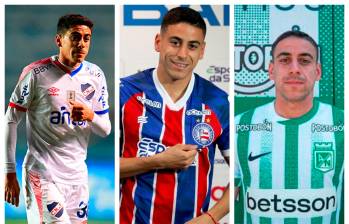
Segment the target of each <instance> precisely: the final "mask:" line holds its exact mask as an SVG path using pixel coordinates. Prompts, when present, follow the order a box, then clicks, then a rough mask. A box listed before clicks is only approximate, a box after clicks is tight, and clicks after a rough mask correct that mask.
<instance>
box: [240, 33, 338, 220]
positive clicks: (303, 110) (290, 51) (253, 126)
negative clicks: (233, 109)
mask: <svg viewBox="0 0 349 224" xmlns="http://www.w3.org/2000/svg"><path fill="white" fill-rule="evenodd" d="M271 52H272V61H271V62H270V65H269V77H270V79H271V80H274V82H275V95H276V98H275V100H274V101H273V102H271V103H268V104H265V105H262V106H260V107H257V108H255V109H252V110H250V111H247V112H245V113H243V114H241V115H238V116H237V117H236V118H235V125H236V143H235V144H236V147H235V148H236V152H235V155H236V156H235V158H236V160H235V178H240V180H241V187H242V189H240V192H241V193H243V194H244V207H245V214H244V223H254V224H256V223H309V224H310V223H312V224H313V223H316V224H330V223H331V224H333V223H339V214H340V210H341V208H342V205H341V201H342V200H341V197H342V195H341V192H342V186H343V159H344V156H343V151H344V135H343V125H344V118H343V117H344V114H343V111H342V110H340V109H338V108H336V107H334V106H332V105H329V104H325V103H322V102H319V101H318V100H315V99H314V84H315V82H316V81H318V80H320V78H321V65H320V64H319V63H318V58H319V53H318V46H317V44H316V42H315V41H314V40H313V38H311V37H310V36H309V35H308V34H306V33H304V32H301V31H287V32H285V33H283V34H281V35H280V36H279V37H278V38H277V39H276V40H275V42H274V43H273V45H272V51H271Z"/></svg>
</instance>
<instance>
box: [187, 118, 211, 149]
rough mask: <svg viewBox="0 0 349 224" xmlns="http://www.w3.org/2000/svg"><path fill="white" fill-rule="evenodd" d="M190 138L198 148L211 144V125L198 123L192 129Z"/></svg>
mask: <svg viewBox="0 0 349 224" xmlns="http://www.w3.org/2000/svg"><path fill="white" fill-rule="evenodd" d="M192 136H193V138H194V141H195V142H196V143H198V144H199V145H200V146H203V147H206V146H208V145H210V144H211V143H212V141H213V136H214V131H213V128H212V127H211V125H209V124H207V123H199V124H197V125H195V127H194V128H193V131H192Z"/></svg>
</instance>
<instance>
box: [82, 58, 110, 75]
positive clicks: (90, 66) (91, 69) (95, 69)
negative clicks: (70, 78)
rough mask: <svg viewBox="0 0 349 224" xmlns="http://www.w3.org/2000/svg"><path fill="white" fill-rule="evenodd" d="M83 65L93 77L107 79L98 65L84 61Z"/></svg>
mask: <svg viewBox="0 0 349 224" xmlns="http://www.w3.org/2000/svg"><path fill="white" fill-rule="evenodd" d="M83 65H84V67H85V69H86V71H88V72H90V73H91V74H92V75H94V76H96V77H97V78H105V77H104V72H103V70H102V69H101V68H100V67H99V66H98V65H96V64H94V63H92V62H89V61H84V62H83Z"/></svg>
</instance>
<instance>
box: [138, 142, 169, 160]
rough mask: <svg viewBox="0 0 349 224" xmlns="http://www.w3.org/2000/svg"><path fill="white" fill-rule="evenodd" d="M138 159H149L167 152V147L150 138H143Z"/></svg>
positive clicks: (139, 143) (139, 145)
mask: <svg viewBox="0 0 349 224" xmlns="http://www.w3.org/2000/svg"><path fill="white" fill-rule="evenodd" d="M137 146H138V152H137V156H138V157H149V156H153V155H155V154H158V153H161V152H163V151H165V150H166V146H165V145H163V144H161V143H159V142H155V141H153V139H150V138H142V139H141V140H140V141H139V142H138V144H137Z"/></svg>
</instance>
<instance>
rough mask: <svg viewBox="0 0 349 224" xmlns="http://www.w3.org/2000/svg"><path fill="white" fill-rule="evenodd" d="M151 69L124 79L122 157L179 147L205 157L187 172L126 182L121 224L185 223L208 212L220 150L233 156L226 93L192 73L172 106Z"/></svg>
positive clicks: (153, 173)
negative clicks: (194, 148) (192, 146)
mask: <svg viewBox="0 0 349 224" xmlns="http://www.w3.org/2000/svg"><path fill="white" fill-rule="evenodd" d="M156 74H157V72H156V70H154V69H148V70H145V71H143V72H140V73H137V74H135V75H132V76H128V77H126V78H122V79H121V86H120V104H121V106H120V108H121V112H120V115H121V126H122V127H121V128H122V134H123V135H122V142H121V156H122V157H125V158H130V157H148V156H153V155H155V154H157V153H161V152H163V151H164V150H166V148H167V147H170V146H174V145H176V144H179V143H181V144H195V145H197V146H198V148H199V150H200V152H199V153H198V154H197V157H196V158H195V161H194V162H193V164H192V165H191V166H190V167H189V168H188V169H183V170H154V171H151V172H147V173H144V174H141V175H137V176H135V177H131V178H125V179H123V180H122V187H121V202H120V204H121V206H120V223H121V224H129V223H151V224H157V223H159V224H162V223H178V224H179V223H181V224H182V223H184V222H186V221H188V220H190V219H192V218H193V217H196V216H199V215H200V214H202V213H203V212H205V211H207V209H208V206H209V201H210V189H211V184H212V175H213V166H214V154H215V148H216V146H218V148H219V149H220V150H221V152H222V154H223V155H225V156H229V103H228V100H227V94H226V93H225V92H223V91H222V90H220V89H219V88H217V87H216V86H214V85H213V84H211V83H210V82H209V81H207V80H205V79H203V78H201V77H200V76H198V75H196V74H193V75H192V77H191V81H190V83H189V85H188V87H187V89H186V92H185V93H184V96H183V97H182V98H181V99H180V100H178V101H177V102H176V103H173V101H172V100H171V98H170V97H169V95H168V94H167V92H166V91H165V89H164V87H163V86H162V85H161V84H160V82H159V80H158V79H157V75H156Z"/></svg>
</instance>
